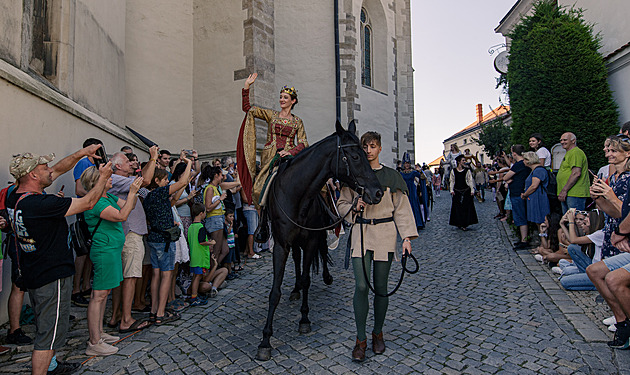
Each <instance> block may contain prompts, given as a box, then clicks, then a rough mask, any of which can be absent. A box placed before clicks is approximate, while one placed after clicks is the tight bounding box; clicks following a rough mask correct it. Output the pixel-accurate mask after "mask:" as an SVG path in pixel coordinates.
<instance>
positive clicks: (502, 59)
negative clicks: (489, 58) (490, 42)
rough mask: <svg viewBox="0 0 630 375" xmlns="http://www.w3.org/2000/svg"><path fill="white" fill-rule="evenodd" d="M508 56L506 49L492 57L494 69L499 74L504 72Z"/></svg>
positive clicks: (508, 59)
mask: <svg viewBox="0 0 630 375" xmlns="http://www.w3.org/2000/svg"><path fill="white" fill-rule="evenodd" d="M509 63H510V58H509V55H508V52H507V51H503V52H501V53H499V54H498V55H497V57H496V58H495V59H494V69H496V70H497V72H499V73H501V74H506V73H507V70H508V64H509Z"/></svg>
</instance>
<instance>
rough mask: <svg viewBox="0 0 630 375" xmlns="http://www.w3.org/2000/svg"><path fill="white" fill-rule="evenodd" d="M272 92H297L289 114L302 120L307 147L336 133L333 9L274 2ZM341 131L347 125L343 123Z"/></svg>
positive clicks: (299, 1)
mask: <svg viewBox="0 0 630 375" xmlns="http://www.w3.org/2000/svg"><path fill="white" fill-rule="evenodd" d="M274 31H275V37H276V38H275V62H276V72H275V81H276V84H275V90H274V97H273V98H274V107H273V108H275V109H279V108H280V106H279V104H278V100H277V99H278V97H279V91H280V89H281V88H282V87H283V86H284V85H288V86H289V87H291V86H294V87H295V88H296V89H297V90H298V99H299V103H298V105H297V106H295V109H294V110H293V112H294V113H295V114H296V115H297V116H298V117H300V118H302V120H303V121H304V126H305V129H306V133H307V135H308V141H309V143H310V144H313V143H315V142H316V141H319V140H320V139H322V138H324V137H326V136H328V135H330V134H332V133H333V132H334V129H335V119H336V114H335V34H334V31H335V30H334V4H333V2H332V1H330V2H324V1H322V2H316V1H310V0H276V1H275V28H274ZM343 125H344V127H345V126H347V124H345V123H344V124H343Z"/></svg>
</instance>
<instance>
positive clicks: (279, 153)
mask: <svg viewBox="0 0 630 375" xmlns="http://www.w3.org/2000/svg"><path fill="white" fill-rule="evenodd" d="M278 155H280V157H281V158H283V157H285V156H289V155H291V153H290V152H289V151H286V150H282V151H280V152H278Z"/></svg>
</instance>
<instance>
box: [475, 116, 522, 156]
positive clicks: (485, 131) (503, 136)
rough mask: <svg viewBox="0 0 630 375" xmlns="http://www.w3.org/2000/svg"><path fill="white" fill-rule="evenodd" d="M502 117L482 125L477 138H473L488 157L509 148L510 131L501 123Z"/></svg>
mask: <svg viewBox="0 0 630 375" xmlns="http://www.w3.org/2000/svg"><path fill="white" fill-rule="evenodd" d="M504 117H505V115H502V116H501V117H497V118H496V119H495V120H493V121H491V122H489V123H487V124H485V125H482V126H481V131H480V132H479V138H473V140H474V141H475V142H476V143H477V144H478V145H479V146H481V147H482V148H483V151H484V152H485V153H486V154H488V155H490V157H493V156H494V155H496V154H497V153H499V152H501V151H506V150H507V149H508V148H509V147H510V144H511V139H510V138H511V135H512V129H510V127H509V126H508V125H505V123H504V122H503V118H504Z"/></svg>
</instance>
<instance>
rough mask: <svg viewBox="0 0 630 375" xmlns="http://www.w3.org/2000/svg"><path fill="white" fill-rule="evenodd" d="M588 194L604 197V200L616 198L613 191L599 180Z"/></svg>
mask: <svg viewBox="0 0 630 375" xmlns="http://www.w3.org/2000/svg"><path fill="white" fill-rule="evenodd" d="M590 193H591V195H595V196H597V197H604V198H605V199H612V198H613V197H616V196H615V192H614V191H613V189H612V188H611V187H610V186H608V184H606V183H605V182H602V181H601V180H599V179H598V180H597V181H595V182H594V183H593V185H591V188H590Z"/></svg>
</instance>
